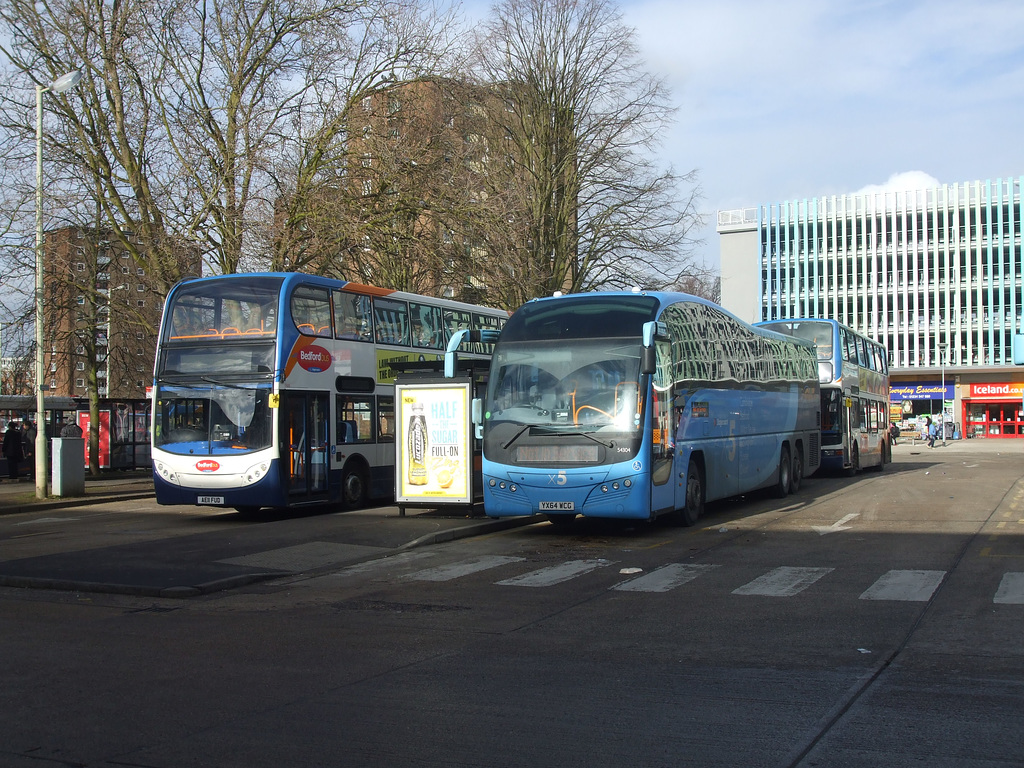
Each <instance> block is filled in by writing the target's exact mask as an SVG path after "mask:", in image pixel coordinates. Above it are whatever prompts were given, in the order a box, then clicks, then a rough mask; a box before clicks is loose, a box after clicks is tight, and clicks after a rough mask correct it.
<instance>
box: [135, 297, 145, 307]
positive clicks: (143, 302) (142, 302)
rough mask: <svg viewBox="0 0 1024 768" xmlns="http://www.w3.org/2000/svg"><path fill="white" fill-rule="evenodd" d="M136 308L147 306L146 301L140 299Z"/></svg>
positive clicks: (136, 303)
mask: <svg viewBox="0 0 1024 768" xmlns="http://www.w3.org/2000/svg"><path fill="white" fill-rule="evenodd" d="M135 306H137V307H144V306H146V300H145V299H139V300H138V301H137V302H135Z"/></svg>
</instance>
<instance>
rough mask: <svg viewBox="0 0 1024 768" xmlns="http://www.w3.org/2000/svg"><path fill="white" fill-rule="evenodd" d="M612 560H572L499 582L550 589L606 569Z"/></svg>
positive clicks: (505, 584)
mask: <svg viewBox="0 0 1024 768" xmlns="http://www.w3.org/2000/svg"><path fill="white" fill-rule="evenodd" d="M611 564H612V561H611V560H604V559H600V560H570V561H569V562H567V563H562V564H560V565H552V566H550V567H548V568H541V569H540V570H538V571H530V573H524V574H523V575H522V576H516V577H514V578H511V579H504V580H502V581H499V582H497V583H498V584H500V585H501V586H504V587H550V586H551V585H552V584H560V583H562V582H563V581H569V579H574V578H576V577H577V576H581V575H583V574H584V573H590V571H593V570H597V569H598V568H604V567H605V566H606V565H611Z"/></svg>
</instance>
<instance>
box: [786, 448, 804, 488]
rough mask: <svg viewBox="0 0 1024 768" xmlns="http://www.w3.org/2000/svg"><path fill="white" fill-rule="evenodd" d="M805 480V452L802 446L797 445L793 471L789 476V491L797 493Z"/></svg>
mask: <svg viewBox="0 0 1024 768" xmlns="http://www.w3.org/2000/svg"><path fill="white" fill-rule="evenodd" d="M803 482H804V452H803V450H802V446H799V445H798V446H797V447H796V452H795V453H794V454H793V472H792V474H791V475H790V476H789V492H790V493H796V492H797V491H799V490H800V486H801V485H803Z"/></svg>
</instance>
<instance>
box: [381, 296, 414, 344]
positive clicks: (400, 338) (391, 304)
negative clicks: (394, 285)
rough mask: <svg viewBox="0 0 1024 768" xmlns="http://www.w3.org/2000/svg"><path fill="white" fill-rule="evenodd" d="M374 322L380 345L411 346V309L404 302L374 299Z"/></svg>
mask: <svg viewBox="0 0 1024 768" xmlns="http://www.w3.org/2000/svg"><path fill="white" fill-rule="evenodd" d="M373 321H374V326H375V327H376V329H377V343H378V344H396V345H399V344H400V345H402V346H406V347H407V346H409V307H408V305H407V304H406V303H405V302H404V301H395V300H394V299H374V301H373Z"/></svg>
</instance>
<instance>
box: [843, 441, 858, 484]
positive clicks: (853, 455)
mask: <svg viewBox="0 0 1024 768" xmlns="http://www.w3.org/2000/svg"><path fill="white" fill-rule="evenodd" d="M859 470H860V450H859V449H858V448H857V444H856V443H851V444H850V466H848V467H847V468H846V476H847V477H853V476H854V475H856V474H857V472H858V471H859Z"/></svg>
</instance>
